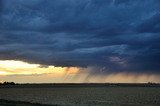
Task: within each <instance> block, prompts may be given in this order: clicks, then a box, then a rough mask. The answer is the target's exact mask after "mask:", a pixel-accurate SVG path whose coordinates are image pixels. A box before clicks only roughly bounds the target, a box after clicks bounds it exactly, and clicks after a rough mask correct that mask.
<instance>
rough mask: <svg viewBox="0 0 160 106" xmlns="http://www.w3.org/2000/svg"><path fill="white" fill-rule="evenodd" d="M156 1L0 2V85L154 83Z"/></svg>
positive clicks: (159, 5) (159, 67)
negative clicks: (14, 83)
mask: <svg viewBox="0 0 160 106" xmlns="http://www.w3.org/2000/svg"><path fill="white" fill-rule="evenodd" d="M159 42H160V1H159V0H0V81H15V82H19V83H47V82H49V83H59V82H60V83H63V82H74V83H76V82H78V83H81V82H160V79H159V77H160V43H159Z"/></svg>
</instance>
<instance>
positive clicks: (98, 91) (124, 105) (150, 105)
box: [0, 86, 160, 106]
mask: <svg viewBox="0 0 160 106" xmlns="http://www.w3.org/2000/svg"><path fill="white" fill-rule="evenodd" d="M0 99H1V102H0V106H7V105H3V104H4V103H2V102H3V101H2V99H3V100H9V101H24V102H29V103H40V104H49V105H58V106H59V105H60V106H160V87H96V86H95V87H65V86H64V87H33V88H32V87H22V88H21V87H19V88H16V87H15V88H0ZM5 102H6V101H5ZM10 103H13V102H10ZM17 104H18V102H17ZM8 106H10V105H8ZM15 106H16V105H15ZM18 106H23V105H18ZM25 106H26V105H25ZM34 106H35V105H34ZM37 106H38V105H37Z"/></svg>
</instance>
